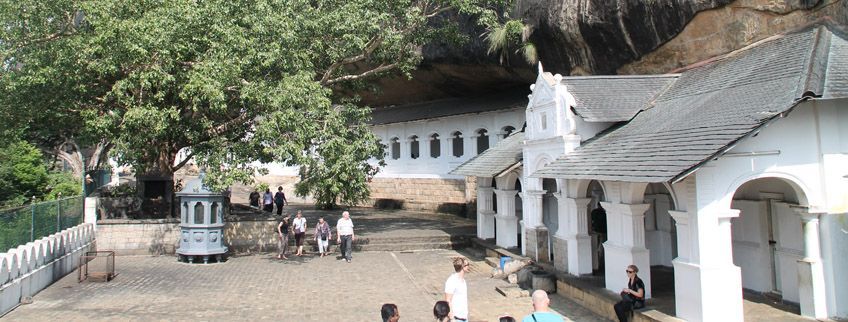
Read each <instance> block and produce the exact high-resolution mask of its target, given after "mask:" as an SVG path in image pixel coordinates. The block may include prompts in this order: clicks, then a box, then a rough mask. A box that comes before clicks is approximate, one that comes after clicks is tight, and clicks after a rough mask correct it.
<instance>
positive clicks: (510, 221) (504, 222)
mask: <svg viewBox="0 0 848 322" xmlns="http://www.w3.org/2000/svg"><path fill="white" fill-rule="evenodd" d="M517 193H518V190H500V189H496V190H495V194H496V195H497V198H498V214H497V215H496V216H495V224H496V225H497V235H496V236H495V243H496V244H497V245H498V246H500V247H503V248H513V247H518V217H516V216H515V195H516V194H517Z"/></svg>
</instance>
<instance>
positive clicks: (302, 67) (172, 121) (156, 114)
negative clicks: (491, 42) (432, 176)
mask: <svg viewBox="0 0 848 322" xmlns="http://www.w3.org/2000/svg"><path fill="white" fill-rule="evenodd" d="M502 4H503V3H502V1H501V0H393V1H385V0H257V1H249V2H234V1H228V0H207V1H193V0H182V1H181V0H177V1H155V0H137V1H112V0H89V1H70V0H62V1H39V0H26V1H16V2H11V1H4V2H3V4H2V9H0V11H2V12H0V16H2V19H3V24H4V26H5V28H4V30H2V31H0V33H2V39H0V54H2V58H3V61H4V65H3V71H2V73H3V74H2V80H0V82H2V83H0V96H3V98H2V100H3V106H2V108H3V109H6V110H17V111H25V112H28V113H32V112H38V113H42V112H47V113H48V114H50V115H49V116H47V117H46V119H45V120H41V121H33V120H34V119H35V118H31V117H26V116H24V117H22V118H23V119H29V120H31V121H30V122H27V124H29V126H30V127H29V128H27V129H26V131H42V130H43V132H44V133H45V135H43V136H44V137H52V136H50V135H54V134H56V133H62V132H63V131H67V133H64V134H63V135H58V136H56V137H59V138H75V139H77V138H86V139H87V140H89V142H100V143H102V145H103V149H104V150H108V149H111V150H112V152H113V153H114V155H115V156H116V157H117V159H118V161H119V162H120V163H122V164H129V165H131V166H133V167H134V168H135V169H136V172H137V173H146V174H156V175H160V176H165V177H171V176H173V173H174V172H175V171H176V170H178V169H180V168H181V167H182V166H184V165H185V164H186V162H188V160H189V159H192V158H193V159H196V160H197V162H198V163H199V164H200V165H202V166H205V167H206V168H207V171H208V176H207V177H206V178H207V183H208V184H209V185H212V186H213V187H217V188H220V187H224V186H228V185H230V184H231V183H232V182H234V181H242V182H245V183H249V182H250V181H251V180H252V177H253V175H254V173H255V172H256V171H257V170H259V168H260V167H258V166H256V164H261V163H268V162H272V161H279V162H284V163H286V164H288V165H300V166H302V168H303V171H302V172H303V175H304V177H303V180H302V181H301V182H300V185H299V186H298V188H297V191H298V193H302V194H304V193H313V194H316V195H317V197H318V200H319V201H321V203H322V204H325V205H332V204H333V203H335V202H336V201H337V200H336V199H337V198H338V200H339V201H341V202H343V203H350V204H355V203H357V202H358V201H361V200H362V199H364V198H365V197H367V189H363V188H364V186H363V185H364V183H365V182H366V181H367V179H368V178H369V177H370V176H372V175H374V174H375V173H376V166H378V165H379V163H380V162H382V158H383V148H382V146H381V144H380V143H379V142H378V141H377V139H376V137H375V136H374V135H373V134H372V133H371V132H370V131H368V130H367V128H366V127H364V123H365V121H367V119H368V118H369V109H368V108H367V107H365V106H360V105H359V104H356V100H355V97H354V98H350V97H347V98H346V97H342V96H340V95H339V94H337V93H339V92H341V91H339V90H340V89H345V88H349V87H354V86H361V85H362V83H363V82H364V81H366V80H367V79H369V78H371V77H378V76H381V75H385V74H387V73H397V72H400V73H405V74H407V75H409V72H410V71H411V70H412V69H414V68H415V66H416V65H417V64H418V63H419V62H420V60H421V54H420V48H421V46H423V45H424V44H426V43H429V42H431V41H434V40H436V39H457V38H458V37H459V35H458V33H457V31H456V28H455V26H454V24H452V23H450V20H449V19H445V17H446V16H447V15H451V14H468V15H474V16H476V17H478V19H479V21H480V23H483V24H486V23H491V22H494V21H495V16H496V15H495V12H496V11H497V10H500V7H499V6H500V5H502ZM11 114H15V113H11ZM55 141H56V142H59V141H61V140H55ZM62 142H65V141H62ZM60 150H61V149H60ZM71 150H73V149H71ZM77 150H78V149H77ZM181 151H185V152H186V153H187V156H188V158H185V159H183V160H177V156H178V153H180V152H181ZM369 159H370V160H376V162H377V163H376V164H374V162H375V161H372V163H369V162H368V160H369ZM363 191H364V193H363Z"/></svg>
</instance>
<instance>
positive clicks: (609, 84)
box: [562, 74, 679, 122]
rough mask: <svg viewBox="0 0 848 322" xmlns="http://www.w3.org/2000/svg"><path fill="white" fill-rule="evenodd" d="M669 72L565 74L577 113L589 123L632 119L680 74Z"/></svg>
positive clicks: (563, 81) (565, 82)
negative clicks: (658, 73) (647, 73)
mask: <svg viewBox="0 0 848 322" xmlns="http://www.w3.org/2000/svg"><path fill="white" fill-rule="evenodd" d="M678 76H679V75H677V74H669V75H637V76H577V77H564V78H563V79H562V84H563V85H565V86H566V87H567V88H568V92H569V93H571V95H572V96H574V99H575V100H576V101H577V105H576V106H574V110H575V112H577V114H578V115H580V116H581V117H582V118H583V119H584V120H586V121H589V122H621V121H629V120H630V119H632V118H633V116H635V115H636V113H639V111H641V110H642V109H644V108H647V107H648V106H650V105H651V103H652V101H653V100H654V98H656V97H657V96H658V95H659V94H661V93H662V92H663V91H665V90H666V89H667V88H668V87H669V85H671V84H672V83H673V82H674V81H675V80H676V79H677V77H678Z"/></svg>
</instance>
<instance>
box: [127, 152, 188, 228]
mask: <svg viewBox="0 0 848 322" xmlns="http://www.w3.org/2000/svg"><path fill="white" fill-rule="evenodd" d="M178 152H179V149H175V148H168V149H160V150H159V154H158V155H157V157H156V159H155V160H152V162H151V163H152V164H151V166H150V167H148V169H149V170H148V171H147V172H145V173H142V174H137V175H136V188H137V192H138V197H139V198H141V199H142V203H141V205H142V213H144V216H145V217H148V218H172V217H173V213H174V204H175V200H174V172H176V170H178V169H179V168H182V166H183V165H184V164H185V162H180V164H176V165H175V164H174V162H175V161H176V158H177V153H178Z"/></svg>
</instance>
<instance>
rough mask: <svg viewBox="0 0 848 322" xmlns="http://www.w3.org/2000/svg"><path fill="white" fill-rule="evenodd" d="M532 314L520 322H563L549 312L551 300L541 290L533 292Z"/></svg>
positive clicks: (560, 318) (559, 317)
mask: <svg viewBox="0 0 848 322" xmlns="http://www.w3.org/2000/svg"><path fill="white" fill-rule="evenodd" d="M532 299H533V313H532V314H530V315H528V316H525V317H524V319H522V320H521V322H563V321H564V320H563V319H562V317H561V316H559V314H556V313H554V312H551V309H550V305H551V299H550V298H548V293H547V292H545V291H543V290H535V291H533V296H532Z"/></svg>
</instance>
